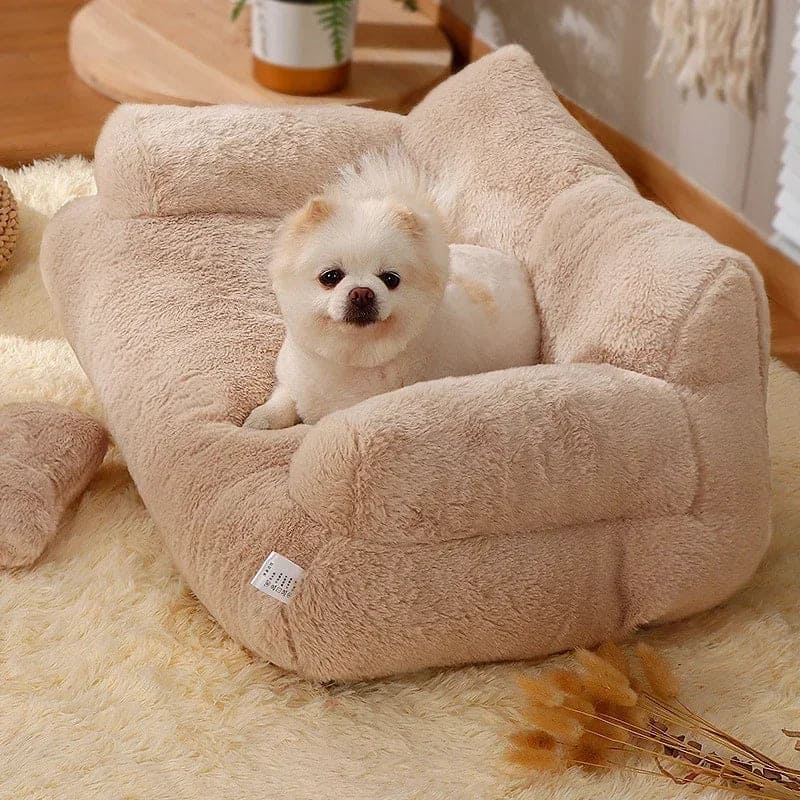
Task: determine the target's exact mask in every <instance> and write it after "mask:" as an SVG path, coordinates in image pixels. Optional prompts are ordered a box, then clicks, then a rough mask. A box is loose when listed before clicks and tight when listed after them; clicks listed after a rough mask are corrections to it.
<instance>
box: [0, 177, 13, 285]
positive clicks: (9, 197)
mask: <svg viewBox="0 0 800 800" xmlns="http://www.w3.org/2000/svg"><path fill="white" fill-rule="evenodd" d="M16 243H17V203H16V200H14V195H13V194H11V189H10V188H9V186H8V184H7V183H6V182H5V181H4V180H3V179H2V178H0V270H3V269H4V268H5V267H6V266H7V265H8V263H9V262H10V261H11V254H12V253H13V252H14V246H15V245H16Z"/></svg>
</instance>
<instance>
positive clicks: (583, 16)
mask: <svg viewBox="0 0 800 800" xmlns="http://www.w3.org/2000/svg"><path fill="white" fill-rule="evenodd" d="M443 2H444V4H445V5H446V6H447V7H448V8H449V9H450V10H451V11H453V12H455V13H456V14H457V15H458V16H459V17H461V18H462V19H464V20H465V21H467V22H469V23H470V24H471V25H472V26H473V27H474V28H475V30H476V33H477V35H478V36H479V37H480V38H481V39H483V40H484V41H487V42H489V43H491V44H494V45H500V44H506V43H508V42H512V41H513V42H519V43H520V44H522V45H524V46H525V47H527V48H528V50H530V51H531V52H532V53H533V55H534V57H535V58H536V61H537V63H538V64H539V66H540V67H541V68H542V70H543V71H544V72H545V74H546V75H547V76H548V77H549V79H550V80H551V81H552V82H553V84H554V85H555V87H556V88H557V89H558V90H559V91H561V92H562V93H563V94H565V95H566V96H567V97H569V98H571V99H572V100H575V101H576V102H577V103H578V104H579V105H581V106H583V107H584V108H586V109H587V110H589V111H591V112H593V113H594V114H595V115H596V116H598V117H600V118H601V119H603V120H604V121H605V122H607V123H609V124H610V125H612V126H613V127H615V128H616V129H617V130H620V131H622V132H623V133H625V134H626V135H627V136H629V137H630V138H632V139H634V140H636V141H637V142H639V143H641V144H642V145H644V146H645V147H647V148H648V149H650V150H652V151H654V152H655V153H657V154H658V155H659V156H660V157H661V158H663V159H664V160H665V161H667V162H669V163H670V164H672V165H673V166H675V167H676V168H677V169H678V170H679V171H680V172H681V173H683V174H684V175H686V176H687V177H689V178H691V179H692V180H694V181H695V182H697V183H698V184H700V185H701V186H702V187H703V188H704V189H706V191H708V192H709V193H711V194H713V195H714V196H716V197H717V198H719V199H720V200H721V201H722V202H723V203H725V204H726V205H728V206H730V207H731V208H733V209H736V210H737V211H740V212H742V213H743V214H744V215H745V216H747V217H748V219H750V220H751V222H752V223H753V224H754V225H756V226H757V227H758V228H760V229H761V230H762V231H763V232H764V233H765V234H770V233H771V230H770V222H771V219H772V215H773V212H774V207H773V205H774V199H775V195H776V178H777V172H778V162H779V159H780V152H781V137H782V134H783V128H784V117H783V114H784V109H785V106H786V91H787V86H788V80H789V63H790V61H791V39H792V36H793V26H794V17H795V15H796V13H797V0H772V10H771V20H770V49H769V54H768V85H767V87H766V90H765V92H764V98H763V107H762V108H761V109H759V111H758V113H757V115H756V118H755V119H751V118H750V117H749V116H748V115H747V114H745V113H743V112H741V111H738V110H736V109H735V108H733V107H731V106H729V105H727V104H725V103H722V102H720V101H719V100H717V99H716V98H715V97H712V96H706V97H704V98H700V97H698V96H697V95H696V94H691V95H689V96H687V97H684V96H682V94H681V92H680V91H679V90H678V89H677V88H676V86H675V82H674V78H673V76H672V74H671V73H670V72H669V70H668V69H667V68H666V67H664V66H661V67H660V68H659V69H658V72H657V73H656V75H655V76H654V77H653V78H652V79H647V78H646V77H645V73H646V72H647V70H648V68H649V66H650V62H651V60H652V57H653V54H654V52H655V50H656V47H657V44H658V32H657V31H656V30H655V28H654V27H653V25H652V23H651V21H650V2H649V0H443Z"/></svg>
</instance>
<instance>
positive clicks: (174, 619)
mask: <svg viewBox="0 0 800 800" xmlns="http://www.w3.org/2000/svg"><path fill="white" fill-rule="evenodd" d="M0 174H3V175H4V176H5V177H6V178H7V179H8V180H9V182H10V183H11V185H12V186H13V188H14V191H15V193H16V195H17V197H18V198H19V201H20V220H21V239H20V246H19V248H18V250H17V254H16V256H15V260H14V263H13V264H12V265H11V268H10V270H8V271H6V272H5V273H4V274H3V275H0V403H9V402H13V401H17V400H21V401H32V402H35V401H53V402H56V403H59V404H61V405H64V406H69V407H71V408H75V409H79V410H81V411H86V412H88V413H90V414H92V415H95V416H97V415H98V414H99V413H100V410H99V405H98V403H97V399H96V397H95V395H94V393H93V392H92V390H91V387H90V385H89V381H88V379H87V378H86V376H85V375H84V373H83V372H82V371H81V369H80V368H79V366H78V364H77V362H76V360H75V357H74V355H73V353H72V351H71V349H70V348H69V346H68V345H67V343H66V342H65V341H64V339H63V336H62V334H61V332H60V330H59V326H58V324H57V322H56V321H55V317H54V315H53V312H52V310H51V309H50V307H49V305H48V302H47V296H46V294H45V291H44V288H43V286H42V284H41V281H40V278H39V270H38V265H37V253H38V248H39V237H40V233H41V228H42V226H43V223H44V220H45V219H46V218H47V217H49V216H51V215H52V214H53V212H54V211H55V209H56V208H58V206H60V205H61V204H63V203H64V202H65V201H66V200H68V199H71V198H73V197H76V196H78V195H85V194H87V193H89V192H91V190H92V171H91V168H90V166H89V165H88V164H86V163H85V162H83V161H81V160H80V159H72V160H70V161H67V162H64V163H61V164H58V163H43V164H38V165H36V166H35V167H33V168H31V169H26V170H24V171H23V172H13V173H9V172H7V171H4V170H0ZM769 428H770V444H771V455H772V484H773V526H774V536H773V539H772V543H771V545H770V548H769V551H768V553H767V557H766V559H765V561H764V563H763V565H762V567H761V568H760V569H759V571H758V572H757V574H756V576H755V578H754V579H753V580H752V581H751V582H750V583H749V585H748V586H747V588H746V589H745V590H744V591H742V592H740V593H739V594H738V595H737V596H736V597H735V598H733V599H732V600H731V601H730V602H728V603H726V604H725V605H723V606H721V607H719V608H716V609H714V610H712V611H710V612H708V613H705V614H700V615H697V616H695V617H693V618H692V619H691V620H689V621H686V622H681V623H679V624H675V625H669V626H662V627H660V628H657V629H655V630H653V631H650V632H647V633H646V634H640V636H641V637H643V638H646V640H647V641H648V642H650V643H651V644H653V645H655V646H657V647H659V648H660V649H661V650H663V652H664V653H665V654H666V655H667V656H668V657H669V658H670V659H671V660H672V661H673V663H674V664H675V666H676V670H677V672H678V674H679V676H680V679H681V682H682V684H683V687H684V688H683V691H682V696H683V697H684V699H685V700H686V701H687V702H688V703H689V704H690V705H691V706H692V707H693V708H696V709H697V710H698V711H699V712H700V713H702V714H704V715H706V716H707V717H709V718H710V719H712V720H714V721H715V722H717V723H719V724H720V725H722V726H723V727H725V728H727V729H729V730H732V731H734V732H736V733H738V734H740V735H741V737H742V738H743V739H744V740H746V741H749V742H751V743H752V744H754V745H756V746H758V747H761V748H762V749H764V750H765V751H767V752H769V753H771V754H772V755H774V756H776V757H777V758H779V759H780V760H785V761H786V762H787V763H796V761H797V760H796V759H795V760H794V762H793V761H792V751H791V743H790V742H788V740H786V738H785V737H784V736H783V735H782V734H781V733H780V728H781V727H789V728H798V727H800V719H799V718H798V708H797V698H798V696H800V672H799V671H798V670H797V659H796V654H797V652H798V651H800V616H798V613H797V608H798V598H799V597H800V547H798V543H799V542H800V448H798V442H800V377H798V376H797V375H796V374H795V373H792V372H790V371H789V370H787V369H786V368H784V367H782V366H780V365H777V364H775V365H773V367H772V368H771V370H770V391H769ZM0 620H2V625H1V626H0V675H2V680H0V753H2V757H3V769H2V770H0V797H2V798H14V800H53V798H54V797H62V798H69V799H70V800H72V798H81V800H109V798H123V797H124V798H130V799H131V800H134V799H135V800H197V798H208V800H230V799H231V798H249V797H269V798H272V797H282V798H286V800H322V799H324V800H327V798H347V799H348V800H376V798H381V799H384V798H385V800H498V798H500V797H502V798H507V800H552V798H556V797H557V798H559V799H560V800H597V798H604V797H608V798H618V799H619V800H643V799H644V798H647V800H672V799H673V798H675V796H676V788H675V787H674V786H673V785H672V784H670V783H669V782H668V781H666V780H660V779H657V778H650V777H646V776H642V775H626V774H615V775H586V774H584V773H581V772H579V771H577V770H570V771H569V772H567V773H566V774H564V775H563V776H560V777H548V778H542V777H540V776H530V775H528V774H527V773H526V772H525V771H523V770H519V769H516V768H512V767H510V766H508V765H506V764H505V763H504V761H503V758H502V755H503V751H504V749H505V747H506V740H505V737H506V735H507V734H508V732H509V731H510V729H511V728H512V727H513V724H514V716H515V713H516V709H517V708H518V707H519V705H520V698H518V696H517V694H516V688H515V677H516V675H517V674H518V673H519V672H520V671H521V670H523V669H525V670H528V671H531V672H535V670H536V669H537V668H536V667H531V666H530V665H525V664H519V663H511V664H499V665H486V666H473V667H465V668H460V669H452V670H436V671H427V672H422V673H417V674H415V675H413V676H403V677H399V678H392V679H387V680H379V681H373V682H370V683H360V684H352V685H346V686H320V685H317V684H314V683H309V682H307V681H305V680H303V679H302V678H300V677H298V676H297V675H292V674H288V673H285V672H284V671H283V670H281V669H279V668H277V667H273V666H271V665H269V664H268V663H266V662H265V661H263V660H262V659H258V658H254V657H253V655H252V654H251V653H249V652H248V651H247V650H245V649H244V648H242V647H241V646H239V645H237V644H236V643H234V642H233V640H232V639H230V638H229V637H228V636H227V635H226V634H225V633H224V632H223V631H222V629H221V628H220V627H219V626H218V625H217V624H216V623H215V622H214V620H213V619H211V618H210V617H209V615H208V614H207V612H206V611H205V610H204V609H203V608H202V606H201V605H200V604H199V603H198V602H197V601H196V600H195V599H194V597H193V596H192V594H191V592H190V591H189V590H188V588H187V587H186V585H185V583H184V582H183V581H182V580H181V579H180V578H179V577H178V575H177V574H176V571H175V568H174V566H173V564H172V561H171V559H170V557H169V555H168V553H167V552H166V551H165V549H164V545H163V540H162V538H161V536H160V535H159V533H158V532H157V531H156V529H155V526H154V524H153V522H152V520H151V518H150V516H149V515H148V514H147V512H146V511H145V509H144V507H143V505H142V502H141V499H140V498H139V495H138V494H137V492H136V489H135V488H134V486H133V483H132V481H131V480H130V478H129V476H128V474H127V473H126V471H125V468H124V466H123V465H122V463H121V461H120V456H119V453H118V451H116V450H112V451H111V452H110V453H109V455H108V457H107V458H106V461H105V462H104V464H103V465H102V466H101V468H100V471H99V472H98V475H97V477H96V478H95V480H94V481H93V482H92V483H91V485H90V486H89V488H88V489H87V491H86V492H85V493H84V495H83V496H82V498H81V499H80V500H79V502H78V505H77V508H76V509H75V513H74V515H73V516H71V517H70V518H69V519H68V520H67V521H66V522H65V524H64V526H63V529H62V532H61V534H60V535H59V536H58V538H57V539H56V540H55V541H54V542H53V544H52V547H51V548H50V549H48V550H47V551H45V553H44V555H43V556H42V558H41V560H40V561H39V562H38V563H37V564H36V565H35V567H34V568H32V569H17V570H10V571H0ZM535 623H536V620H535V619H532V620H531V625H535ZM553 663H554V662H553V661H552V660H550V661H548V662H547V663H546V665H545V666H547V667H549V666H551V665H552V664H553Z"/></svg>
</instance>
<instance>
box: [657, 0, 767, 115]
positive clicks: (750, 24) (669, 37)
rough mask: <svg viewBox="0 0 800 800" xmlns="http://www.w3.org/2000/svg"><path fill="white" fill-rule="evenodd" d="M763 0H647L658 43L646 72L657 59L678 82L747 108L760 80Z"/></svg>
mask: <svg viewBox="0 0 800 800" xmlns="http://www.w3.org/2000/svg"><path fill="white" fill-rule="evenodd" d="M767 4H768V0H653V21H654V22H655V24H656V26H657V27H658V28H659V30H660V31H661V43H660V44H659V47H658V51H657V52H656V55H655V58H654V59H653V65H652V67H651V69H650V73H651V74H652V72H653V71H654V70H655V68H656V66H658V64H659V63H661V62H662V61H666V62H667V63H668V64H670V65H671V66H673V67H674V69H675V71H676V73H677V76H678V85H679V86H681V87H682V88H683V89H686V90H689V89H691V88H697V89H698V90H699V91H701V92H703V91H705V90H711V91H713V92H715V93H716V94H717V95H718V96H719V97H721V98H723V99H726V100H728V101H730V102H731V103H733V104H734V105H735V106H737V107H738V108H741V109H744V110H750V109H752V104H753V100H754V98H755V95H756V93H757V92H758V90H759V89H760V88H761V84H762V82H763V79H764V52H765V48H766V40H767Z"/></svg>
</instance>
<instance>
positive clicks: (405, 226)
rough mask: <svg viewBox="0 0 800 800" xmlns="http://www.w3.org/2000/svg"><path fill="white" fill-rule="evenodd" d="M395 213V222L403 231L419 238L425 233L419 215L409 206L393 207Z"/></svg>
mask: <svg viewBox="0 0 800 800" xmlns="http://www.w3.org/2000/svg"><path fill="white" fill-rule="evenodd" d="M392 211H393V213H394V218H395V222H396V224H397V227H398V228H400V230H401V231H403V232H404V233H407V234H408V235H409V236H413V237H414V238H415V239H419V238H421V237H422V236H423V234H424V233H425V228H424V226H423V222H422V220H421V219H420V217H419V215H418V214H417V213H416V212H415V211H414V210H413V209H411V208H409V207H408V206H404V205H396V206H394V208H393V209H392Z"/></svg>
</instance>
